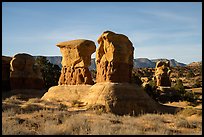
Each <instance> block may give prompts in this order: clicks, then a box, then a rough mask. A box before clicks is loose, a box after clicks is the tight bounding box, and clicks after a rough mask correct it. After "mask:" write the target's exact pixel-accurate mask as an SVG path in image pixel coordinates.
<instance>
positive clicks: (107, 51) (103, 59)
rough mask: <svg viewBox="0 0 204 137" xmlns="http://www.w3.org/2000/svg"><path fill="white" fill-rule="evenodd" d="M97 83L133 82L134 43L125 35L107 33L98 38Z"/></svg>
mask: <svg viewBox="0 0 204 137" xmlns="http://www.w3.org/2000/svg"><path fill="white" fill-rule="evenodd" d="M98 43H99V47H98V49H97V50H96V66H97V74H96V82H97V83H98V82H129V83H130V82H131V75H132V68H133V50H134V47H133V46H132V42H131V41H130V40H129V39H128V37H127V36H125V35H123V34H116V33H114V32H111V31H105V32H103V34H102V35H101V36H100V37H99V38H98Z"/></svg>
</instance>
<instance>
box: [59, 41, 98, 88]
mask: <svg viewBox="0 0 204 137" xmlns="http://www.w3.org/2000/svg"><path fill="white" fill-rule="evenodd" d="M57 46H58V47H59V48H60V51H61V53H62V62H61V64H62V70H61V75H60V78H59V82H58V85H78V84H90V85H92V84H94V82H93V80H92V77H91V73H90V71H89V69H88V67H89V66H90V65H91V54H92V53H94V52H95V50H96V46H95V44H94V42H93V41H90V40H84V39H79V40H72V41H66V42H61V43H58V44H57Z"/></svg>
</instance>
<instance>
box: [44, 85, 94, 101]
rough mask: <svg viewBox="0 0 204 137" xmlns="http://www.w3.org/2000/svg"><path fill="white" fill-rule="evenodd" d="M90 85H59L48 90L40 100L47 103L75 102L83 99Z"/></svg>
mask: <svg viewBox="0 0 204 137" xmlns="http://www.w3.org/2000/svg"><path fill="white" fill-rule="evenodd" d="M90 87H91V85H61V86H53V87H51V88H49V90H48V92H46V93H45V94H44V95H43V97H42V98H41V99H42V100H47V101H75V100H78V101H79V100H80V99H81V98H83V97H84V96H85V95H86V94H87V93H88V91H89V89H90Z"/></svg>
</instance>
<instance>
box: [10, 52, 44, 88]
mask: <svg viewBox="0 0 204 137" xmlns="http://www.w3.org/2000/svg"><path fill="white" fill-rule="evenodd" d="M10 69H11V74H10V86H11V89H43V86H44V82H43V78H42V74H41V72H40V69H39V67H38V66H36V65H35V59H34V58H33V56H31V55H29V54H25V53H22V54H16V55H15V56H14V57H13V58H12V60H11V62H10Z"/></svg>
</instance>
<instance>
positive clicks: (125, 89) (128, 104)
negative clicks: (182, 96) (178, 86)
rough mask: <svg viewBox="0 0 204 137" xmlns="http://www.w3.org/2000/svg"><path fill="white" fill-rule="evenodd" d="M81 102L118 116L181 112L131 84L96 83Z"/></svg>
mask: <svg viewBox="0 0 204 137" xmlns="http://www.w3.org/2000/svg"><path fill="white" fill-rule="evenodd" d="M81 101H82V102H84V104H86V105H87V107H92V106H97V105H99V106H104V108H105V111H106V112H111V113H114V114H117V115H126V114H129V115H138V114H141V113H175V112H177V111H178V110H179V109H178V108H175V107H168V106H164V105H161V104H159V103H157V102H155V101H154V100H153V99H152V98H151V97H149V96H148V95H147V93H146V92H145V91H144V90H143V89H142V88H141V87H139V86H138V85H136V84H130V83H112V82H101V83H96V84H94V85H93V86H92V87H91V88H90V90H89V93H88V94H87V96H85V97H83V98H82V99H81Z"/></svg>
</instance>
